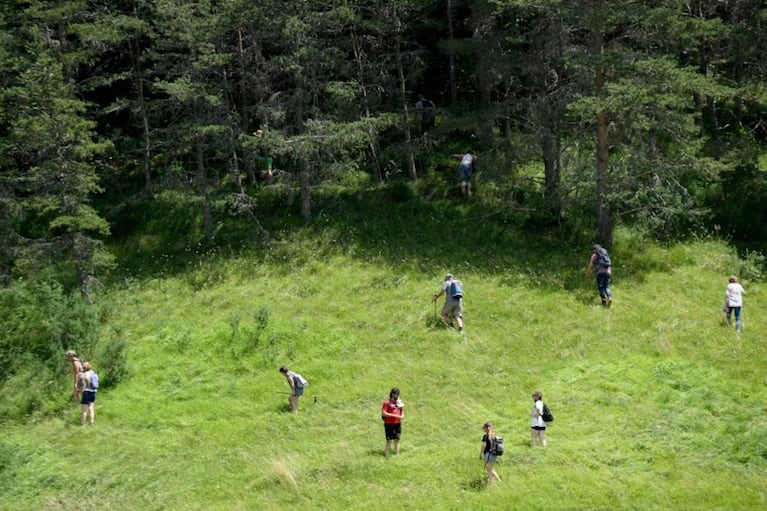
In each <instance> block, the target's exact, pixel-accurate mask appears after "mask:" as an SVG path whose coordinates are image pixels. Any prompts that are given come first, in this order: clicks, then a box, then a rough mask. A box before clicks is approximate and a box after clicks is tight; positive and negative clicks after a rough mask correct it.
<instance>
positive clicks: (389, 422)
mask: <svg viewBox="0 0 767 511" xmlns="http://www.w3.org/2000/svg"><path fill="white" fill-rule="evenodd" d="M404 417H405V405H404V404H403V403H402V400H401V399H400V398H399V389H398V388H397V387H394V388H393V389H391V391H390V392H389V399H387V400H386V401H384V402H383V405H382V406H381V418H382V419H383V421H384V433H385V434H386V446H385V447H384V454H385V455H386V456H387V457H388V456H389V454H390V453H391V444H392V442H394V454H399V439H400V437H401V436H402V419H403V418H404Z"/></svg>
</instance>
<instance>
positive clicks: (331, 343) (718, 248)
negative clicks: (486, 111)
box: [0, 205, 767, 510]
mask: <svg viewBox="0 0 767 511" xmlns="http://www.w3.org/2000/svg"><path fill="white" fill-rule="evenodd" d="M400 207H401V208H402V210H400V211H397V212H396V213H397V214H392V212H391V211H389V212H384V211H381V212H378V213H376V211H375V207H373V208H372V210H373V211H368V212H367V215H368V216H363V215H362V214H361V213H360V214H359V215H360V216H359V217H355V216H354V214H350V216H349V218H348V224H346V225H343V226H339V225H338V224H332V225H331V224H330V223H327V224H323V219H322V216H321V215H319V218H318V219H316V221H315V222H314V224H313V227H311V228H305V229H300V230H298V231H297V232H296V233H294V234H292V235H291V236H290V237H287V236H286V237H282V238H279V239H274V240H273V241H272V243H271V245H270V248H269V249H268V250H265V251H263V252H258V253H252V254H250V255H248V256H244V255H239V256H231V257H227V256H224V255H222V254H215V253H212V254H209V255H207V256H201V257H200V258H199V259H198V260H197V264H196V265H195V266H194V267H191V268H186V269H185V270H184V271H181V270H179V269H178V268H176V267H173V268H171V267H170V266H169V267H168V271H164V272H156V273H154V275H149V274H148V273H146V272H145V273H143V274H141V273H140V272H137V273H136V275H140V276H139V277H137V278H135V279H127V280H126V281H125V282H124V283H123V284H121V285H115V286H114V287H112V288H110V289H109V290H107V291H105V292H103V293H102V295H101V296H100V297H99V299H100V300H101V301H102V302H104V303H108V307H106V310H107V311H108V312H107V313H106V317H105V318H104V333H103V335H104V336H120V337H122V338H124V339H125V340H126V341H127V343H128V346H129V352H128V357H129V370H130V375H129V377H128V378H127V379H126V380H125V381H124V382H123V383H122V384H120V385H119V386H118V387H117V388H114V389H109V390H106V391H104V392H100V394H99V397H98V401H97V423H96V425H95V426H94V427H81V426H80V425H79V422H80V421H79V409H78V408H77V407H69V408H67V409H66V410H65V412H63V413H62V414H61V415H60V416H58V417H56V418H54V419H51V420H46V421H41V422H37V423H32V424H27V425H24V426H11V425H5V426H3V436H2V439H0V465H1V466H2V470H1V471H0V497H1V498H0V501H2V505H1V506H0V507H2V508H3V509H8V510H38V509H53V510H74V509H101V510H106V509H115V510H122V509H127V510H132V509H136V510H252V509H260V510H285V509H323V510H325V509H327V510H333V509H339V510H340V509H360V510H362V509H413V510H445V509H456V510H459V509H461V510H462V509H467V510H468V509H472V510H474V509H642V510H647V509H659V510H660V509H723V510H724V509H727V510H731V509H764V508H765V507H766V506H767V490H766V489H765V487H766V485H765V480H767V479H765V478H766V476H767V419H766V418H765V417H767V415H766V413H765V412H767V390H765V383H767V379H766V378H765V371H764V361H765V358H767V357H766V355H767V347H766V346H765V343H764V338H765V333H767V318H766V316H765V313H764V308H763V307H761V305H760V303H761V302H762V300H763V299H762V295H763V294H764V293H763V289H764V286H763V285H762V284H759V283H757V282H750V281H748V280H745V281H744V286H745V287H746V290H747V293H748V294H747V296H746V307H745V310H744V317H745V319H744V334H743V335H742V336H741V337H737V336H736V335H735V332H734V331H733V330H732V329H729V328H727V327H725V326H723V325H722V324H721V313H720V312H719V306H720V304H721V299H722V296H723V292H724V288H725V285H726V276H727V275H728V274H730V273H733V272H741V271H745V270H747V269H748V268H745V267H744V264H745V263H743V262H742V261H740V260H739V259H738V258H737V256H736V255H735V253H734V251H733V250H731V249H729V248H728V247H727V246H726V245H725V244H723V243H719V242H715V241H698V242H691V243H688V244H685V245H679V246H674V247H672V248H661V247H658V246H655V245H652V244H648V243H644V242H642V241H640V240H637V239H634V238H632V237H630V236H628V235H627V234H626V233H619V235H618V240H617V243H616V247H615V249H614V251H613V253H612V255H613V262H614V264H615V267H614V286H613V290H614V294H615V302H614V306H613V308H612V309H610V310H605V309H603V308H601V307H599V306H597V305H596V304H597V302H598V299H597V295H596V290H595V286H594V282H593V280H592V279H591V278H589V279H585V278H584V277H583V267H584V266H585V263H586V259H587V257H588V247H587V246H584V247H582V248H580V249H578V250H576V249H573V248H568V247H567V246H564V245H560V244H558V243H560V242H557V241H556V240H554V239H548V238H547V236H546V235H541V236H539V237H538V238H536V239H535V240H534V241H533V240H531V239H530V238H525V239H523V238H520V237H519V236H518V233H515V232H513V231H512V230H511V229H510V228H507V227H505V226H504V225H503V224H501V223H498V222H495V223H492V224H491V223H490V222H489V221H488V220H487V218H483V217H482V215H481V214H479V213H477V212H476V211H471V210H469V209H466V210H462V209H460V208H459V209H457V210H456V211H455V212H454V214H455V217H452V218H450V219H445V218H440V217H439V212H434V216H433V217H432V218H429V215H428V214H426V213H425V212H424V211H423V210H421V211H418V212H417V213H418V214H417V215H416V214H413V213H415V212H413V211H407V208H408V207H409V206H407V205H401V206H400ZM376 214H379V215H380V217H381V218H379V219H378V221H370V220H369V218H370V216H375V215H376ZM386 214H389V215H390V220H388V221H386V219H385V215H386ZM365 218H368V220H367V221H366V220H365ZM457 240H460V241H457ZM138 245H140V243H137V245H136V246H138ZM144 255H146V252H144ZM122 257H123V264H128V263H129V262H130V264H133V265H139V264H141V263H140V258H138V257H135V258H131V253H130V251H129V250H128V249H126V252H125V253H123V254H122ZM151 257H154V258H155V259H156V260H159V259H161V258H162V253H161V249H159V248H158V249H157V252H155V253H154V254H153V255H152V256H151ZM156 260H155V263H154V264H155V265H157V264H158V263H157V262H156ZM131 261H132V262H131ZM447 271H451V272H453V273H454V274H456V275H457V276H458V277H459V278H461V279H462V280H463V282H464V284H465V287H466V291H467V296H466V299H465V309H466V314H465V321H466V332H465V333H464V334H463V335H459V334H456V333H454V332H451V331H448V330H445V329H444V328H442V327H440V326H439V325H438V324H437V323H436V322H435V310H436V308H435V306H434V305H433V304H432V303H431V301H430V298H431V296H432V294H433V293H434V292H436V291H437V290H438V288H439V285H440V284H441V280H442V276H443V275H444V273H445V272H447ZM283 363H285V364H288V365H289V366H290V367H291V368H295V369H296V370H297V371H299V372H301V373H302V374H303V375H304V376H305V377H307V379H308V380H309V381H310V386H309V387H308V388H307V395H306V396H305V397H303V398H301V401H300V412H299V414H298V415H296V416H293V415H291V414H290V413H287V395H286V392H287V386H286V384H285V381H284V378H282V376H281V375H280V374H279V373H278V371H277V369H278V367H279V366H280V365H281V364H283ZM97 369H98V368H97ZM61 385H62V388H63V390H62V399H66V385H65V382H64V381H62V382H61ZM395 385H396V386H399V387H400V388H401V390H402V399H403V401H404V402H405V404H406V408H405V413H406V417H405V421H404V424H403V440H402V453H401V455H400V456H397V457H392V458H388V459H387V458H385V457H384V456H383V445H384V437H383V427H382V424H381V419H380V414H379V410H380V406H381V402H382V401H383V400H384V399H385V397H386V396H387V394H388V391H389V389H390V388H391V387H392V386H395ZM535 389H540V390H542V391H543V393H544V399H545V400H546V402H547V403H548V404H549V405H550V406H551V408H552V410H553V412H554V414H555V416H556V421H555V422H554V423H553V424H552V425H551V426H550V428H549V431H548V441H549V446H548V448H547V449H546V450H542V449H540V448H536V449H531V448H530V447H529V420H530V419H529V411H530V406H531V404H532V402H531V400H530V394H531V392H532V391H533V390H535ZM485 420H492V421H494V423H495V424H496V430H497V431H498V433H499V434H501V435H502V436H504V438H505V439H506V444H507V452H506V454H505V455H504V456H503V458H502V460H501V461H500V462H499V464H498V465H497V471H498V472H499V474H500V476H501V477H502V478H503V481H502V483H500V484H499V485H498V486H496V487H494V488H489V489H488V488H485V486H484V483H483V481H484V474H483V467H482V462H481V461H480V460H479V449H480V439H481V436H482V429H481V426H482V423H483V422H484V421H485Z"/></svg>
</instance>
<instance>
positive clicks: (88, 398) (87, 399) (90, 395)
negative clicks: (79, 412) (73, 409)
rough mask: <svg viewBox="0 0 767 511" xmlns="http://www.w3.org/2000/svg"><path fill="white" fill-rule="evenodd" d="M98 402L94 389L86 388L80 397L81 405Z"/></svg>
mask: <svg viewBox="0 0 767 511" xmlns="http://www.w3.org/2000/svg"><path fill="white" fill-rule="evenodd" d="M95 402H96V393H95V392H94V391H92V390H84V391H83V397H82V399H80V404H81V405H89V404H91V403H95Z"/></svg>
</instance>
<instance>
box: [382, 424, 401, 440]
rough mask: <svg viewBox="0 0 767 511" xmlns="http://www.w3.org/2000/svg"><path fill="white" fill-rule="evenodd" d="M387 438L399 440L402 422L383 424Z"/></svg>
mask: <svg viewBox="0 0 767 511" xmlns="http://www.w3.org/2000/svg"><path fill="white" fill-rule="evenodd" d="M384 432H385V433H386V439H387V440H399V437H400V436H401V435H402V424H384Z"/></svg>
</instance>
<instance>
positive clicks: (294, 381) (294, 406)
mask: <svg viewBox="0 0 767 511" xmlns="http://www.w3.org/2000/svg"><path fill="white" fill-rule="evenodd" d="M280 372H281V373H282V374H284V375H285V379H286V380H287V382H288V385H289V386H290V397H288V403H289V404H290V411H291V413H298V398H299V397H301V396H302V395H303V393H304V387H306V386H307V385H308V384H309V382H308V381H306V379H304V377H303V376H301V375H300V374H298V373H294V372H293V371H291V370H289V369H288V366H282V367H280Z"/></svg>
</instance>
